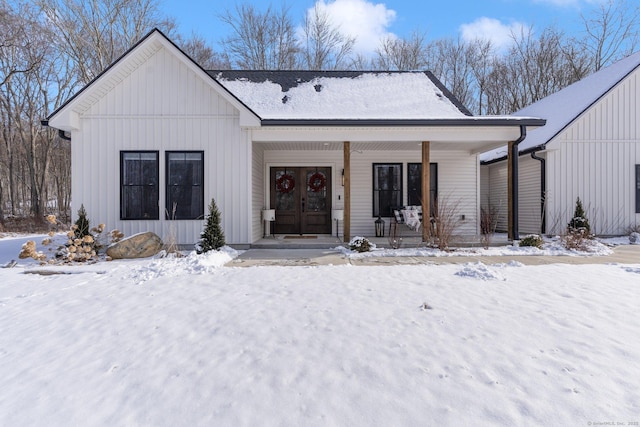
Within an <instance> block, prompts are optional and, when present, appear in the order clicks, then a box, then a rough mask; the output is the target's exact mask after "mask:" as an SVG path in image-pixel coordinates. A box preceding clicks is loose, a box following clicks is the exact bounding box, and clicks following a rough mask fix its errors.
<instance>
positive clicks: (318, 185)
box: [308, 172, 327, 193]
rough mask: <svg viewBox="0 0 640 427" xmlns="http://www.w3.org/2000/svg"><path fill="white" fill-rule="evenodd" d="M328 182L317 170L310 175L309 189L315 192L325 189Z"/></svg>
mask: <svg viewBox="0 0 640 427" xmlns="http://www.w3.org/2000/svg"><path fill="white" fill-rule="evenodd" d="M326 184H327V179H326V178H325V177H324V174H322V173H320V172H316V173H314V174H313V175H311V176H310V177H309V184H308V185H309V189H310V190H311V191H313V192H314V193H317V192H319V191H322V190H324V187H325V185H326Z"/></svg>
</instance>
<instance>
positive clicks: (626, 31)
mask: <svg viewBox="0 0 640 427" xmlns="http://www.w3.org/2000/svg"><path fill="white" fill-rule="evenodd" d="M581 17H582V22H583V24H584V29H585V37H584V39H583V40H582V41H581V42H580V44H581V46H582V48H583V49H585V50H586V51H587V52H589V53H590V55H591V57H592V61H593V71H598V70H599V69H601V68H602V67H604V66H606V65H608V64H610V63H611V62H613V61H615V60H618V59H621V58H623V57H625V56H628V55H630V54H631V53H633V52H634V51H635V49H636V48H637V47H638V43H639V41H640V40H639V36H640V6H639V5H638V4H637V3H636V2H635V1H634V2H633V3H629V2H628V1H626V0H607V1H605V2H599V3H598V8H597V9H596V10H595V11H593V12H592V13H591V14H590V15H589V16H585V15H581Z"/></svg>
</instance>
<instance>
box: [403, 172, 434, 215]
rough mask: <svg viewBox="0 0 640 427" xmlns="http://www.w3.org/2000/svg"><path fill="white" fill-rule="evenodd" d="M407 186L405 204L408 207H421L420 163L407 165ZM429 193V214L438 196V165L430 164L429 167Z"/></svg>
mask: <svg viewBox="0 0 640 427" xmlns="http://www.w3.org/2000/svg"><path fill="white" fill-rule="evenodd" d="M407 166H408V169H409V172H408V176H407V184H408V186H409V190H408V191H407V204H408V205H410V206H413V205H416V206H419V205H422V163H409V164H408V165H407ZM429 173H430V178H429V181H430V182H429V184H430V188H429V190H430V191H429V193H430V195H431V198H430V205H429V206H430V207H431V212H433V208H434V206H435V203H436V197H437V196H438V164H437V163H431V164H430V165H429Z"/></svg>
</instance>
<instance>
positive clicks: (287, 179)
mask: <svg viewBox="0 0 640 427" xmlns="http://www.w3.org/2000/svg"><path fill="white" fill-rule="evenodd" d="M295 186H296V180H295V179H294V178H293V176H291V175H289V174H288V173H285V174H284V175H282V176H281V177H280V178H278V179H277V180H276V189H277V190H278V191H279V192H280V193H291V192H292V191H293V189H294V188H295Z"/></svg>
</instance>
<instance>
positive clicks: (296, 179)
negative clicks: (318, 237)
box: [270, 166, 331, 235]
mask: <svg viewBox="0 0 640 427" xmlns="http://www.w3.org/2000/svg"><path fill="white" fill-rule="evenodd" d="M270 176H271V178H270V181H271V191H270V193H271V207H272V208H273V209H275V210H276V219H275V222H274V228H273V232H274V233H275V234H300V235H302V234H331V168H329V167H289V166H287V167H284V166H283V167H272V168H271V171H270Z"/></svg>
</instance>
